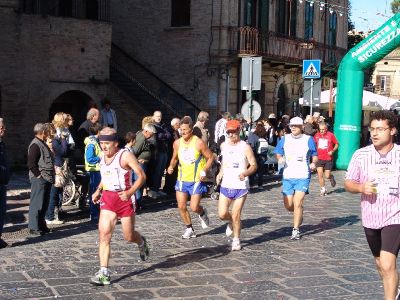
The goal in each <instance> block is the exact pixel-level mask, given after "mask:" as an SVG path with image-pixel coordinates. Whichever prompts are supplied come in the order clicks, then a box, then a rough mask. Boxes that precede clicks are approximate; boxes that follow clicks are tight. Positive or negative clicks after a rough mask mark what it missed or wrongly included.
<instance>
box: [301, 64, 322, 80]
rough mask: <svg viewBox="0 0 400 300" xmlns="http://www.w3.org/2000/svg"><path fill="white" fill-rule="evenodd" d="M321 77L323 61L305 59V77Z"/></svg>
mask: <svg viewBox="0 0 400 300" xmlns="http://www.w3.org/2000/svg"><path fill="white" fill-rule="evenodd" d="M320 77H321V61H320V60H319V59H313V60H303V78H307V79H312V78H320Z"/></svg>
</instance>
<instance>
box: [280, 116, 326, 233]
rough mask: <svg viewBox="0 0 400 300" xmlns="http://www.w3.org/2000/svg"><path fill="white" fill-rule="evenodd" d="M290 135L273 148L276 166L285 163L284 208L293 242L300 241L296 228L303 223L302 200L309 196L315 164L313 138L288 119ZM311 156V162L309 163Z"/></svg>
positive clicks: (299, 121)
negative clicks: (290, 221)
mask: <svg viewBox="0 0 400 300" xmlns="http://www.w3.org/2000/svg"><path fill="white" fill-rule="evenodd" d="M289 127H290V130H291V131H292V132H291V133H290V134H285V136H283V137H282V138H281V140H280V141H279V143H278V145H277V146H276V147H275V154H276V157H277V159H278V163H279V164H285V167H284V170H283V180H282V186H283V189H282V194H283V201H284V204H285V208H286V209H287V210H289V211H292V212H293V230H292V236H291V239H292V240H298V239H300V230H299V227H300V225H301V223H302V222H303V201H304V196H305V194H306V193H308V187H309V185H310V177H311V172H310V169H311V170H315V164H316V163H317V161H318V156H317V149H316V146H315V142H314V140H313V138H312V137H310V136H308V135H305V134H303V132H302V130H303V120H302V119H301V118H299V117H294V118H292V119H290V123H289ZM310 156H312V162H311V164H310V163H309V162H310Z"/></svg>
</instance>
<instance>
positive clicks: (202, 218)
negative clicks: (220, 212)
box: [199, 207, 210, 229]
mask: <svg viewBox="0 0 400 300" xmlns="http://www.w3.org/2000/svg"><path fill="white" fill-rule="evenodd" d="M203 211H204V215H203V216H200V215H199V219H200V223H201V227H202V228H203V229H206V228H208V226H209V225H210V219H209V218H208V214H207V209H206V208H205V207H204V208H203Z"/></svg>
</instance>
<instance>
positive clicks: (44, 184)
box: [28, 123, 55, 237]
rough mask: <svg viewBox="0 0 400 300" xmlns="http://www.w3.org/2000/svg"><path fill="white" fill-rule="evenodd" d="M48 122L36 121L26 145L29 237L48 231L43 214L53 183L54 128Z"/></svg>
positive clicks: (47, 204)
mask: <svg viewBox="0 0 400 300" xmlns="http://www.w3.org/2000/svg"><path fill="white" fill-rule="evenodd" d="M52 126H53V125H52V124H50V123H46V124H43V123H37V124H36V125H35V127H34V128H33V132H34V133H35V137H34V139H33V140H32V142H31V143H30V144H29V147H28V169H29V180H30V181H31V201H30V203H29V223H28V227H29V233H30V237H34V236H40V235H43V234H45V233H48V232H49V231H50V230H49V229H48V227H47V225H46V221H45V214H46V211H47V207H48V206H49V201H50V190H51V185H52V184H53V183H54V175H55V174H54V173H55V172H54V157H53V152H52V150H51V147H52V139H53V136H54V134H55V128H54V127H52Z"/></svg>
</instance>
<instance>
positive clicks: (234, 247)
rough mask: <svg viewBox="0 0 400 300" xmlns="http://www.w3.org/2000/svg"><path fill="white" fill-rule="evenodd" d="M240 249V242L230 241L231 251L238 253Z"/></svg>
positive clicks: (236, 240)
mask: <svg viewBox="0 0 400 300" xmlns="http://www.w3.org/2000/svg"><path fill="white" fill-rule="evenodd" d="M241 249H242V246H241V245H240V240H239V239H233V241H232V251H239V250H241Z"/></svg>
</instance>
